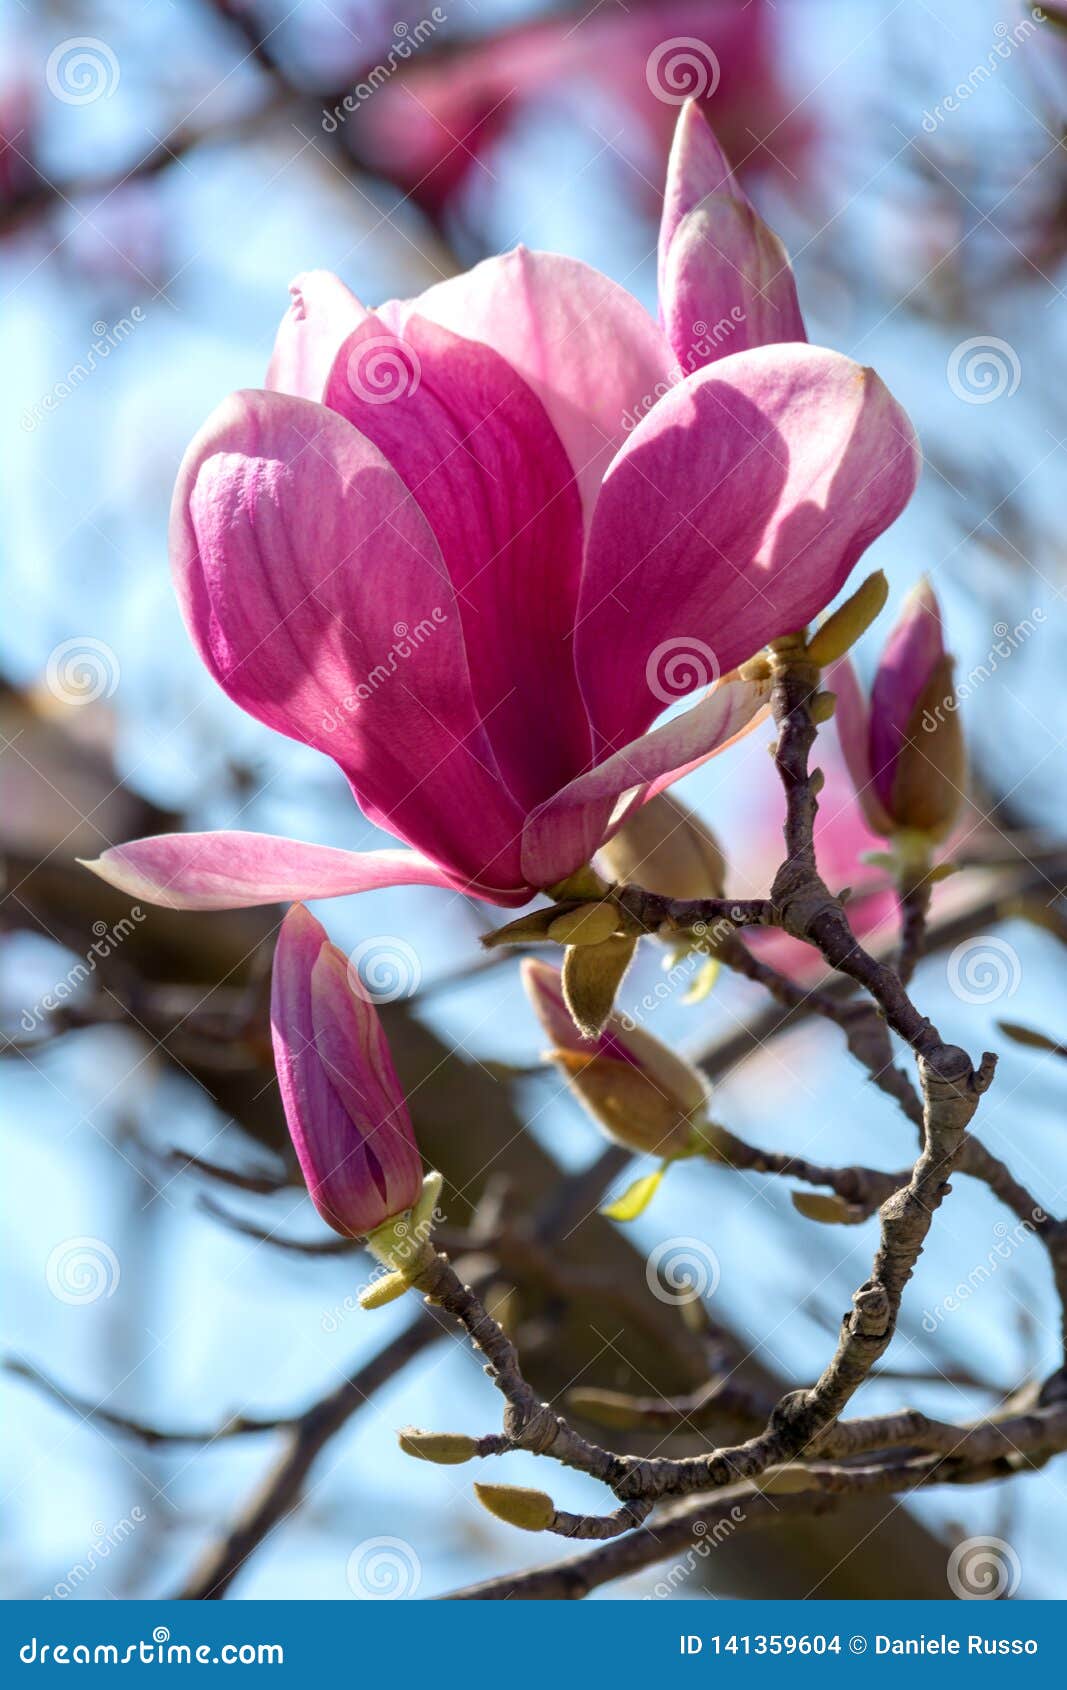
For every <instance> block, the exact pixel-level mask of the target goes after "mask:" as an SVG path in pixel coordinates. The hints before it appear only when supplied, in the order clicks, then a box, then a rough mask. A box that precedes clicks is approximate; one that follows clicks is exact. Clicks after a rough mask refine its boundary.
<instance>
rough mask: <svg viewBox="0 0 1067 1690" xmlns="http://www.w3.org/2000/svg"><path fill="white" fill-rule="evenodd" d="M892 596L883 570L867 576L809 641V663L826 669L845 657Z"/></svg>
mask: <svg viewBox="0 0 1067 1690" xmlns="http://www.w3.org/2000/svg"><path fill="white" fill-rule="evenodd" d="M888 597H889V583H888V581H887V580H886V578H885V576H884V575H883V573H882V571H881V570H880V569H876V570H875V572H874V574H873V575H868V577H867V579H866V581H864V582H863V585H862V586H860V587H858V588H857V589H856V591H855V592H854V593H853V594H852V597H851V598H848V599H846V600H845V602H844V604H842V605H839V606H838V608H837V609H836V610H835V611H832V612H831V614H830V615H829V616H828V617H827V618H826V621H825V622H824V623H823V624H822V627H821V628H819V629H818V630H817V631H816V632H815V633H814V634H813V635H812V636H811V639H810V640H809V641H808V643H807V646H806V648H805V652H804V655H805V657H806V658H807V659H808V661H809V663H817V664H818V665H819V667H820V668H825V667H826V666H827V665H828V664H830V663H836V662H837V660H838V658H841V657H844V655H845V653H846V651H848V650H850V648H851V647H852V646H854V645H855V643H856V641H857V640H858V639H859V638H860V635H861V634H865V633H866V631H867V629H868V628H869V627H870V625H871V623H872V622H873V621H874V619H875V617H876V616H877V615H878V613H879V612H880V611H881V610H882V609H883V608H884V606H885V602H886V599H887V598H888Z"/></svg>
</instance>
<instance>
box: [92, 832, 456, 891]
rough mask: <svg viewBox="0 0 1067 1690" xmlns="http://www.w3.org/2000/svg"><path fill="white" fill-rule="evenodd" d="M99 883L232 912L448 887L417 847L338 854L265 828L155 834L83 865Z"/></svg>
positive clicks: (445, 877)
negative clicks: (385, 889) (388, 890)
mask: <svg viewBox="0 0 1067 1690" xmlns="http://www.w3.org/2000/svg"><path fill="white" fill-rule="evenodd" d="M85 867H86V868H90V869H92V871H93V873H94V874H98V875H99V876H100V879H101V880H106V881H107V882H108V884H109V885H110V886H117V887H118V889H119V891H120V892H128V893H129V895H130V897H131V898H143V899H144V901H145V903H146V904H158V905H159V906H160V907H161V908H163V909H168V910H237V909H248V908H250V907H251V906H253V905H255V904H274V903H285V902H288V901H289V900H290V899H294V898H341V897H345V896H346V895H347V894H348V893H351V892H373V891H375V890H377V889H378V888H379V887H382V886H452V885H454V882H453V881H452V880H450V879H449V876H448V874H447V873H446V871H445V870H444V869H442V868H441V867H440V866H439V864H437V863H435V862H431V861H430V859H429V858H428V857H423V856H421V855H420V854H419V852H418V851H340V850H337V849H336V848H335V847H334V846H331V845H307V844H304V843H303V842H302V841H301V840H299V839H282V838H279V837H278V836H277V835H275V834H270V833H241V832H237V831H235V832H233V833H158V834H156V835H155V837H154V838H152V839H134V840H131V842H130V843H129V844H128V845H115V846H113V847H112V849H111V850H110V851H105V852H104V853H103V855H102V856H100V857H97V858H96V859H95V860H94V861H92V862H86V863H85Z"/></svg>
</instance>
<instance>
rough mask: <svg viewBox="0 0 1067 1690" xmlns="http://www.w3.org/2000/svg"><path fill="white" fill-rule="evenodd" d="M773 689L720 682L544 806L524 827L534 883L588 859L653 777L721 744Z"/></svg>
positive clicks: (549, 880)
mask: <svg viewBox="0 0 1067 1690" xmlns="http://www.w3.org/2000/svg"><path fill="white" fill-rule="evenodd" d="M768 693H769V683H768V682H754V681H740V680H731V681H723V682H721V683H720V685H719V686H717V687H714V688H713V689H712V690H711V691H710V692H709V693H708V694H707V695H706V696H705V697H704V698H702V699H701V701H700V703H699V704H695V705H694V706H693V708H692V709H691V710H687V711H686V712H685V714H684V715H681V716H675V717H674V718H673V719H672V720H671V721H669V722H664V724H663V725H662V727H659V728H656V729H655V730H654V731H653V732H652V733H650V734H646V735H645V736H644V737H643V738H642V739H638V740H635V741H634V743H633V744H632V745H627V746H626V747H625V748H624V749H623V750H622V751H617V752H616V753H615V754H614V756H612V757H609V758H608V759H607V761H606V762H604V763H601V764H600V765H599V766H598V767H597V768H595V769H592V770H590V772H589V773H588V774H584V775H581V776H579V778H578V779H577V780H574V781H572V782H571V784H570V785H569V786H567V787H565V788H564V790H563V791H562V792H560V793H558V794H557V796H556V797H555V798H553V799H551V800H550V801H549V802H548V803H547V804H544V805H542V807H541V808H540V809H539V810H538V811H536V812H535V814H534V815H532V816H531V817H530V818H529V820H528V821H527V823H526V828H525V831H524V833H523V842H522V862H523V869H524V872H525V874H526V876H527V878H528V880H529V882H530V884H531V886H542V887H544V886H552V885H554V884H555V882H556V881H558V880H562V879H564V878H565V876H566V875H568V874H570V873H572V872H573V870H574V869H576V868H577V867H579V865H580V864H582V863H587V862H588V861H589V859H590V857H591V856H592V855H593V852H594V851H596V850H598V849H599V847H600V846H601V845H603V844H604V842H605V840H607V839H609V838H610V837H611V835H612V833H614V832H616V831H617V829H618V828H619V827H621V826H622V823H623V821H624V820H625V819H626V815H627V813H628V810H629V808H630V807H631V806H632V804H633V803H637V802H641V801H642V800H643V798H644V797H645V796H646V790H647V788H648V787H649V786H650V785H651V784H652V783H653V782H656V781H657V780H658V778H659V777H660V776H664V775H667V774H668V772H669V771H670V772H677V771H679V770H680V768H681V767H682V765H689V764H691V763H692V762H693V760H694V759H699V760H700V761H703V760H704V759H705V758H707V757H709V756H711V755H712V753H713V752H714V751H716V750H721V749H722V748H723V747H724V746H725V745H726V744H727V743H728V742H729V741H730V740H732V739H734V738H735V737H736V736H737V734H738V733H739V732H740V731H741V730H742V729H743V728H744V727H746V726H747V725H748V724H749V723H750V722H752V720H753V719H754V717H755V716H756V714H757V713H758V712H759V711H760V710H761V709H762V708H763V706H764V704H765V702H766V699H767V696H768ZM664 784H666V782H660V785H661V786H662V785H664ZM658 789H659V788H657V790H658Z"/></svg>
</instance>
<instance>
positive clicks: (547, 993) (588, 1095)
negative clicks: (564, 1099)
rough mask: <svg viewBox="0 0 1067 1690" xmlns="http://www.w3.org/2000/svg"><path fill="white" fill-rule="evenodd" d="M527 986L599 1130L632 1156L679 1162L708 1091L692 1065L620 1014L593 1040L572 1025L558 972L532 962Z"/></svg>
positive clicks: (555, 1052) (557, 1058)
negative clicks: (640, 1154)
mask: <svg viewBox="0 0 1067 1690" xmlns="http://www.w3.org/2000/svg"><path fill="white" fill-rule="evenodd" d="M522 976H523V984H524V985H525V987H526V991H527V993H528V995H529V998H530V1002H531V1003H532V1004H533V1007H534V1009H535V1011H536V1013H537V1017H538V1020H539V1021H540V1022H541V1025H542V1026H543V1027H544V1029H545V1032H546V1033H547V1034H548V1036H549V1039H550V1040H551V1041H552V1046H553V1048H552V1050H551V1051H550V1052H549V1057H550V1059H551V1061H553V1062H554V1063H555V1064H556V1066H557V1067H558V1068H559V1069H560V1071H561V1072H562V1073H563V1074H564V1075H565V1076H566V1078H567V1080H568V1083H569V1084H570V1086H571V1087H572V1089H573V1090H574V1092H575V1094H576V1095H577V1097H578V1099H579V1100H580V1102H581V1103H582V1104H583V1105H584V1106H585V1108H586V1109H587V1110H588V1112H589V1114H590V1115H592V1117H593V1119H594V1120H595V1121H596V1123H597V1125H598V1126H599V1127H601V1128H602V1130H603V1131H604V1132H605V1133H607V1135H608V1137H609V1138H612V1139H614V1140H615V1141H616V1143H618V1144H624V1145H625V1146H626V1147H627V1149H629V1150H638V1151H646V1152H649V1153H652V1154H655V1155H659V1156H665V1157H670V1156H678V1155H681V1154H683V1153H684V1152H685V1151H686V1150H688V1149H689V1148H690V1146H691V1144H692V1141H693V1132H694V1125H695V1123H696V1122H697V1121H699V1120H700V1119H702V1118H703V1116H704V1113H705V1111H706V1109H707V1103H708V1088H707V1086H706V1084H705V1082H704V1081H703V1079H702V1078H701V1076H700V1075H699V1074H698V1073H697V1071H696V1069H695V1068H692V1067H690V1065H689V1063H688V1062H685V1061H683V1059H682V1058H681V1057H680V1056H676V1055H675V1053H674V1052H673V1051H672V1050H669V1049H668V1048H667V1046H666V1045H663V1044H660V1042H659V1040H658V1039H654V1038H653V1037H652V1035H651V1034H650V1033H646V1032H645V1031H644V1029H643V1028H641V1027H637V1026H634V1025H633V1024H632V1023H629V1022H627V1021H626V1020H625V1018H624V1017H623V1016H621V1015H618V1014H613V1015H611V1016H610V1017H609V1018H608V1021H607V1023H606V1025H605V1027H604V1030H603V1032H602V1033H601V1034H600V1035H599V1037H598V1038H595V1039H585V1038H583V1037H582V1035H581V1034H580V1033H579V1031H578V1029H577V1028H576V1027H575V1025H574V1022H573V1021H572V1020H571V1016H570V1012H569V1010H568V1009H567V1005H566V1003H565V1001H564V997H563V986H562V981H561V979H560V974H559V971H558V969H555V968H550V967H549V966H548V964H547V963H543V962H535V961H533V960H528V961H526V962H524V963H523V965H522Z"/></svg>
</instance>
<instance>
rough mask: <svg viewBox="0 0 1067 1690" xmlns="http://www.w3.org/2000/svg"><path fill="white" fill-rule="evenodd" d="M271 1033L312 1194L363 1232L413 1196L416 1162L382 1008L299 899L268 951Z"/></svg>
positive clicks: (334, 1219) (327, 1212)
mask: <svg viewBox="0 0 1067 1690" xmlns="http://www.w3.org/2000/svg"><path fill="white" fill-rule="evenodd" d="M271 1032H272V1037H273V1040H274V1059H275V1063H276V1065H277V1069H278V1084H279V1087H280V1089H281V1094H282V1103H283V1104H284V1106H285V1118H286V1121H287V1122H288V1124H289V1132H290V1135H291V1137H292V1140H293V1146H294V1148H295V1150H296V1154H297V1160H298V1161H299V1163H300V1168H301V1171H302V1173H303V1175H304V1179H305V1180H306V1181H307V1188H308V1191H309V1193H310V1195H311V1200H312V1202H313V1203H314V1205H315V1207H316V1209H317V1210H318V1211H319V1214H320V1215H321V1216H322V1218H323V1220H324V1221H326V1222H327V1223H328V1224H329V1225H330V1226H332V1227H333V1228H334V1230H335V1231H337V1232H340V1233H343V1234H344V1235H345V1236H346V1237H349V1238H363V1237H365V1236H366V1235H367V1234H368V1233H372V1232H375V1231H377V1230H378V1229H379V1228H380V1227H382V1226H384V1225H385V1223H386V1222H387V1221H389V1220H392V1219H394V1218H395V1217H396V1216H397V1215H401V1214H403V1213H404V1212H405V1211H406V1210H408V1209H410V1208H411V1207H412V1206H413V1204H415V1203H416V1202H417V1200H418V1198H419V1195H420V1192H421V1189H422V1163H421V1161H420V1159H419V1151H418V1146H417V1145H416V1143H415V1135H414V1132H413V1131H412V1127H411V1120H410V1118H409V1116H408V1111H407V1106H406V1104H405V1102H404V1098H403V1094H402V1093H401V1090H400V1086H399V1084H398V1082H397V1078H396V1074H395V1073H394V1071H393V1064H392V1060H391V1058H390V1055H389V1047H388V1045H387V1044H386V1042H385V1034H384V1033H383V1032H382V1026H381V1021H380V1020H379V1018H378V1012H377V1010H376V1009H375V1008H374V1006H373V1005H372V1004H371V1003H369V1002H368V1001H367V999H366V998H365V997H363V996H361V995H360V993H359V992H357V991H354V990H353V988H352V985H351V984H350V981H349V977H348V964H347V962H346V960H345V957H344V955H343V954H342V952H341V951H339V950H338V949H337V947H336V945H331V944H330V942H329V940H328V939H327V937H326V933H325V931H324V929H323V928H322V926H321V925H320V924H319V922H317V921H316V920H315V917H314V916H313V915H311V914H310V913H309V912H308V911H307V910H306V909H305V908H304V907H303V905H302V904H295V905H294V906H293V908H292V909H291V910H290V911H289V913H288V915H287V916H286V918H285V920H284V921H283V923H282V927H281V933H280V934H279V937H278V945H277V949H276V951H275V953H274V974H273V980H272V986H271Z"/></svg>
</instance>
